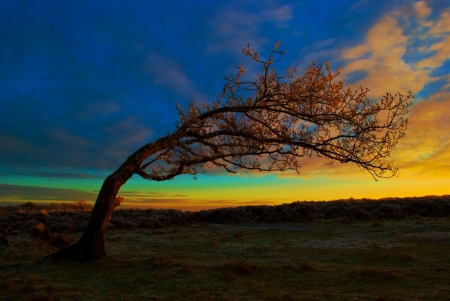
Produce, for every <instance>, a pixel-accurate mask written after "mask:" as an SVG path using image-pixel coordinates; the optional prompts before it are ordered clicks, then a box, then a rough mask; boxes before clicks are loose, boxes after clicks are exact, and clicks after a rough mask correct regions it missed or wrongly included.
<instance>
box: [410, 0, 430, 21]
mask: <svg viewBox="0 0 450 301" xmlns="http://www.w3.org/2000/svg"><path fill="white" fill-rule="evenodd" d="M414 9H415V11H416V13H417V16H418V17H419V18H426V17H428V16H429V15H430V14H431V9H430V8H429V7H428V5H427V4H426V3H425V1H417V2H416V3H414Z"/></svg>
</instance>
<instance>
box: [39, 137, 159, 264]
mask: <svg viewBox="0 0 450 301" xmlns="http://www.w3.org/2000/svg"><path fill="white" fill-rule="evenodd" d="M165 140H166V139H165V138H162V139H159V140H158V141H156V142H154V143H149V144H147V145H144V146H143V147H141V148H140V149H139V150H138V151H136V152H135V153H134V154H132V155H131V156H129V157H128V159H127V160H126V161H125V162H124V163H123V164H122V165H121V166H120V167H119V168H118V169H117V170H116V171H115V172H114V173H113V174H111V175H109V176H108V177H107V178H106V179H105V181H104V182H103V185H102V187H101V189H100V192H99V194H98V196H97V201H96V202H95V205H94V208H93V209H92V213H91V217H90V218H89V222H88V225H87V227H86V230H85V231H84V233H83V235H82V236H81V238H80V239H79V240H78V241H77V242H76V243H74V244H72V245H69V246H68V247H66V248H63V249H61V250H59V251H57V252H55V253H53V254H50V255H49V256H47V257H46V258H44V260H52V261H59V260H68V261H80V262H89V261H93V260H99V259H102V258H104V257H105V256H106V252H105V243H104V239H103V238H104V234H105V231H106V228H107V227H108V222H109V220H110V218H111V215H112V213H113V211H114V209H115V208H116V207H117V206H119V205H120V203H121V202H122V200H123V198H121V197H117V193H118V192H119V189H120V187H122V185H123V184H125V183H126V182H127V180H128V179H130V178H131V177H132V176H133V174H135V173H136V172H137V171H138V170H139V168H140V166H141V164H142V162H143V161H144V160H145V159H146V158H148V157H149V156H150V155H152V154H154V153H156V152H158V151H160V150H161V149H163V148H164V141H165Z"/></svg>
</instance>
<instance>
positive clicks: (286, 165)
mask: <svg viewBox="0 0 450 301" xmlns="http://www.w3.org/2000/svg"><path fill="white" fill-rule="evenodd" d="M279 46H280V43H277V44H276V45H275V47H274V49H273V51H272V52H271V54H270V55H269V57H268V59H267V60H261V59H260V58H259V55H258V54H257V53H256V52H255V50H254V49H252V48H251V47H250V45H249V46H248V47H246V48H243V50H242V52H243V54H244V55H246V56H248V57H250V58H252V59H253V60H254V61H255V62H256V63H258V64H260V66H261V67H262V69H261V73H259V74H257V76H256V79H254V80H253V81H245V80H243V75H244V69H243V68H242V67H239V69H238V72H237V74H236V75H234V76H230V77H227V78H226V84H225V85H224V88H223V92H222V94H221V95H220V97H219V98H218V100H217V101H215V102H213V103H201V104H198V103H195V102H191V103H190V104H189V105H188V107H187V108H186V109H184V108H181V107H178V110H179V115H180V118H179V121H178V122H177V124H176V128H175V131H174V132H172V133H170V134H168V135H167V136H165V137H162V138H160V139H158V140H156V141H154V142H150V143H147V144H145V145H144V146H142V147H141V148H139V149H138V150H137V151H136V152H134V153H133V154H131V155H130V156H129V157H128V158H127V159H126V160H125V162H124V163H123V164H122V165H121V166H120V167H119V168H118V169H117V170H116V171H115V172H114V173H112V174H111V175H110V176H108V177H107V178H106V179H105V181H104V183H103V185H102V187H101V190H100V192H99V194H98V197H97V201H96V203H95V205H94V208H93V211H92V214H91V217H90V220H89V222H88V225H87V228H86V230H85V232H84V234H83V235H82V237H81V238H80V239H79V241H78V242H76V243H74V244H72V245H70V246H69V247H67V248H65V249H62V250H60V251H58V252H56V253H54V254H52V255H50V258H51V259H53V260H58V259H68V260H77V261H82V262H85V261H92V260H98V259H101V258H103V257H104V256H105V255H106V253H105V247H104V240H103V236H104V233H105V230H106V228H107V225H108V222H109V219H110V217H111V214H112V212H113V210H114V208H115V207H117V206H118V205H120V203H121V202H122V200H123V199H122V198H121V197H117V194H118V192H119V189H120V187H121V186H122V185H123V184H125V182H126V181H127V180H128V179H130V178H131V177H132V176H133V175H134V174H138V175H140V176H141V177H142V178H144V179H148V180H153V181H164V180H169V179H173V178H174V177H176V176H177V175H181V174H191V175H194V176H195V175H197V174H198V173H199V172H203V171H205V170H207V169H208V168H209V167H210V166H219V167H222V168H224V169H225V170H226V171H228V172H231V173H235V172H236V171H237V170H238V169H248V170H257V171H268V172H270V171H286V170H295V171H298V170H299V168H300V165H299V159H300V158H303V157H305V156H311V155H313V154H316V155H317V156H319V157H322V158H324V159H327V160H329V161H330V162H334V161H337V162H341V163H349V162H351V163H355V164H356V165H358V166H359V167H362V168H364V169H365V170H367V171H368V172H369V173H370V174H371V175H372V176H373V177H374V178H378V177H391V176H393V175H395V174H396V173H397V169H396V168H395V167H394V166H393V165H392V163H391V162H389V161H386V158H387V157H389V155H390V153H391V151H392V150H393V149H394V147H395V146H396V144H397V142H398V141H399V140H400V139H401V138H402V137H403V136H404V135H405V133H404V131H405V130H406V127H407V117H406V115H407V114H408V107H409V106H410V105H411V100H412V98H413V95H412V94H411V92H410V91H408V92H407V93H406V94H405V95H402V94H400V93H396V94H394V95H393V94H389V93H387V94H386V95H384V96H383V97H382V99H380V100H378V101H372V100H370V99H369V98H368V97H367V93H368V91H369V89H367V88H363V87H359V88H358V89H356V90H353V89H351V88H350V87H347V86H345V85H344V82H342V81H337V80H336V77H337V76H338V75H339V73H340V70H338V71H337V72H335V73H333V72H332V71H331V69H330V66H329V64H328V63H325V65H324V66H319V65H316V64H314V63H312V64H311V65H310V67H309V68H307V69H306V71H305V74H304V75H298V72H297V70H296V69H287V70H286V71H285V73H284V74H283V75H279V74H278V73H277V71H276V69H275V68H273V64H274V63H275V62H277V61H278V60H280V59H281V58H282V56H283V54H284V52H282V51H279Z"/></svg>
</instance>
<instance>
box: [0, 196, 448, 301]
mask: <svg viewBox="0 0 450 301" xmlns="http://www.w3.org/2000/svg"><path fill="white" fill-rule="evenodd" d="M422 201H424V200H422ZM435 201H436V200H435ZM435 201H433V200H431V201H429V200H428V201H427V202H431V203H430V204H431V205H430V204H428V205H426V206H425V205H423V204H422V205H421V206H422V207H420V208H422V209H420V210H422V211H423V214H422V215H420V214H414V215H408V214H407V212H406V211H405V212H403V213H402V214H401V215H402V217H401V218H399V217H391V218H384V217H376V215H373V214H371V215H370V218H368V216H367V215H366V219H361V218H356V217H355V215H349V217H343V216H339V217H336V218H329V219H326V218H320V219H318V218H311V219H312V220H305V221H303V222H289V221H286V220H283V221H278V222H277V221H275V222H272V223H268V222H260V221H257V220H256V219H255V215H253V216H252V221H239V222H236V221H231V220H230V219H231V217H235V218H238V219H239V220H242V214H244V213H245V212H247V211H249V210H255V209H254V208H253V209H251V208H250V207H248V208H247V209H246V210H244V209H242V208H240V209H239V208H238V209H236V210H235V211H234V212H235V213H234V214H231V213H230V212H232V211H233V210H231V209H227V210H228V211H227V210H225V209H223V210H222V211H220V210H219V211H215V213H214V212H213V211H210V212H202V213H198V214H191V213H180V212H175V211H170V212H171V213H172V214H174V215H175V216H176V215H177V214H178V215H179V214H181V215H182V216H181V217H180V216H179V217H178V218H179V219H181V220H182V223H181V224H180V223H178V224H177V223H174V222H173V221H174V220H171V219H170V218H169V217H168V213H167V212H168V211H166V214H165V215H164V216H165V218H161V217H159V218H156V220H158V222H155V215H152V216H151V218H150V217H149V219H148V220H149V221H152V222H149V221H147V225H148V227H141V226H139V225H140V223H143V222H144V221H143V219H142V214H143V212H142V211H132V210H131V211H123V212H118V213H117V216H116V217H115V220H117V221H121V222H116V223H115V224H114V225H113V223H112V225H111V229H110V230H109V231H108V232H107V235H106V249H107V252H108V256H107V258H105V259H104V260H101V261H98V262H93V263H88V264H78V263H66V262H63V263H51V262H46V263H42V262H39V261H37V259H39V258H41V257H42V256H44V255H47V254H49V253H50V252H51V251H52V250H55V248H54V247H52V246H51V245H50V244H48V243H46V242H44V241H42V240H41V239H39V238H37V237H33V236H31V235H30V233H29V232H27V231H24V230H21V232H20V234H19V233H16V234H15V235H9V236H5V235H3V236H2V238H3V239H4V240H5V241H4V242H3V243H0V254H1V257H0V299H1V300H153V301H156V300H353V301H356V300H378V301H382V300H386V301H387V300H392V301H394V300H450V255H449V250H450V217H449V215H448V214H447V213H445V212H447V211H446V210H448V209H449V208H450V207H449V205H450V203H449V202H448V200H447V199H445V200H442V199H438V200H437V201H436V202H437V203H436V202H435ZM374 202H375V203H376V202H377V201H372V205H373V203H374ZM300 204H301V203H300ZM336 204H337V203H334V204H332V203H330V204H329V205H328V206H334V205H336ZM356 204H357V205H361V204H362V203H358V202H356ZM382 204H384V205H385V204H386V203H376V204H375V205H377V206H381V205H382ZM388 204H391V205H392V203H388ZM409 204H411V203H409ZM436 204H438V205H436ZM304 205H305V204H303V205H302V206H303V207H304ZM353 205H355V204H353ZM372 205H371V206H372ZM375 205H374V206H375ZM397 205H398V204H397ZM318 206H321V205H318ZM340 206H341V207H342V206H344V205H340ZM361 206H362V207H364V206H365V205H361ZM361 206H360V208H361ZM28 207H30V206H28ZM303 207H302V208H303ZM280 208H282V207H280ZM342 208H344V207H342ZM371 208H375V209H376V206H375V207H371ZM405 208H406V207H405ZM408 208H409V207H408ZM424 208H436V211H435V212H434V213H432V212H431V210H429V209H427V210H425V209H424ZM34 209H36V210H34V211H33V212H35V213H36V214H37V215H36V216H35V215H32V214H31V213H30V212H31V211H27V209H26V208H22V209H21V213H20V214H19V215H21V216H25V218H27V219H28V220H30V219H32V218H34V219H37V220H39V219H41V220H42V221H44V222H45V221H46V223H45V224H49V226H51V225H52V223H50V222H49V221H53V222H54V223H55V225H57V226H53V228H54V229H58V228H61V227H62V226H61V224H62V222H60V223H59V224H58V223H56V222H55V221H56V220H57V219H53V220H52V219H51V218H50V217H51V215H52V214H53V213H51V211H50V210H48V208H47V211H46V212H45V213H44V212H42V210H43V209H42V208H41V209H39V208H34ZM271 209H274V207H271ZM375 209H374V210H375ZM397 209H398V208H397ZM80 210H81V209H80ZM224 210H225V211H226V212H228V213H229V215H225V214H224V213H223V212H225V211H224ZM239 210H240V211H239ZM274 210H275V211H280V210H279V208H275V209H274ZM383 210H386V209H383ZM398 210H400V209H398ZM442 210H444V211H445V212H443V211H442ZM119 211H120V210H119ZM256 211H258V210H256ZM366 211H367V210H366ZM11 212H12V210H11V208H9V212H8V210H6V212H4V213H3V217H4V218H3V220H6V216H8V214H9V215H11ZM83 212H85V211H83V210H81V211H76V210H75V211H71V210H66V211H65V213H64V212H63V213H61V211H59V215H56V213H55V215H56V216H64V214H68V215H69V216H71V217H72V218H74V217H75V218H78V219H79V220H80V221H84V220H85V219H86V216H88V211H86V212H85V213H86V214H84V215H83V214H82V213H83ZM158 212H159V211H152V214H156V213H158ZM236 212H237V213H236ZM239 212H240V213H239ZM243 212H244V213H243ZM317 212H319V211H316V212H315V213H314V212H313V213H314V214H315V216H316V217H317V216H320V215H317V214H316V213H317ZM346 212H347V213H348V211H346ZM436 212H438V213H436ZM148 213H149V212H147V215H149V214H148ZM313 213H311V212H309V213H308V214H307V215H297V216H298V217H299V218H300V216H303V217H304V216H312V215H314V214H313ZM369 213H370V212H368V214H369ZM372 213H373V212H372ZM443 213H445V214H443ZM27 214H29V215H27ZM183 214H187V217H186V216H184V215H183ZM432 215H438V216H432ZM0 216H1V215H0ZM33 216H35V217H33ZM80 216H81V217H80ZM124 216H125V217H128V219H126V218H124ZM226 216H229V218H228V220H227V221H224V219H225V220H226V218H225V217H226ZM245 216H247V217H249V216H250V215H249V214H248V212H247V213H245ZM279 216H282V215H279ZM212 217H215V218H216V219H218V220H220V221H221V223H217V222H214V221H211V219H212ZM303 217H302V219H304V218H303ZM126 220H128V222H127V221H126ZM139 220H142V221H141V222H139ZM207 220H208V221H207ZM19 221H20V220H19ZM66 223H67V221H66ZM130 223H131V224H130ZM21 224H23V223H21ZM10 225H14V222H11V223H10ZM119 225H121V226H119ZM17 227H18V226H17ZM49 228H51V227H49ZM72 229H74V230H75V232H70V231H66V232H68V235H69V236H71V237H73V238H77V237H78V236H79V235H81V232H79V231H78V227H75V226H73V227H72Z"/></svg>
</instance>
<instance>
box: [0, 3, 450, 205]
mask: <svg viewBox="0 0 450 301" xmlns="http://www.w3.org/2000/svg"><path fill="white" fill-rule="evenodd" d="M278 40H280V41H281V43H282V46H281V47H282V49H284V50H286V51H287V53H286V55H285V57H284V59H283V61H282V62H280V63H279V65H278V66H277V68H278V69H280V70H282V69H284V68H286V67H288V66H293V67H298V68H299V70H303V69H305V68H306V67H307V66H308V65H309V64H310V63H311V61H315V62H317V63H318V64H323V63H324V62H325V61H329V62H330V63H331V66H332V68H333V69H336V68H338V67H339V66H342V75H341V77H342V79H343V80H345V81H346V82H348V83H350V84H352V85H356V86H358V85H364V86H367V87H369V88H370V89H371V93H372V94H371V96H372V97H373V98H378V97H380V96H381V95H382V94H383V93H385V92H386V91H389V92H393V93H395V92H397V91H405V90H407V89H410V90H412V91H413V92H414V93H415V94H416V100H415V105H414V106H413V108H412V110H411V117H410V129H409V131H408V132H407V137H406V138H405V139H404V141H403V143H402V142H401V143H400V145H399V147H398V148H397V150H396V151H395V153H394V154H393V160H394V161H395V162H397V165H398V166H399V167H400V168H401V170H402V173H401V175H400V177H399V178H398V179H390V180H383V181H379V182H374V181H373V179H372V178H371V176H370V175H369V174H368V173H364V172H362V171H360V170H359V169H358V168H356V167H354V166H353V167H352V166H347V165H344V166H337V165H333V166H332V167H329V166H325V165H324V162H322V161H320V160H317V159H315V158H313V159H311V160H308V161H305V162H304V168H302V170H303V172H301V173H300V175H296V174H291V173H285V174H275V175H250V174H245V173H244V174H241V175H237V176H235V175H226V174H217V173H214V174H213V175H201V176H200V179H199V180H197V181H194V180H192V179H191V178H190V177H180V179H175V180H174V181H170V182H168V183H164V184H161V183H147V182H144V181H142V180H140V179H138V178H137V177H134V178H133V180H132V181H131V182H132V183H127V184H126V187H124V188H123V194H124V195H125V196H126V198H125V201H127V196H128V197H129V199H130V203H133V204H146V205H149V206H152V204H158V206H159V207H161V206H164V205H166V206H168V207H176V208H187V209H189V208H194V207H195V208H200V207H201V208H206V207H208V206H210V207H216V206H218V205H219V204H220V205H222V204H223V205H235V204H245V203H248V204H250V203H251V204H253V203H279V202H290V201H295V200H303V199H333V198H346V197H351V196H353V197H355V196H356V197H357V196H360V197H383V196H408V195H424V194H443V193H450V191H449V190H448V189H447V190H446V188H445V187H450V175H449V172H448V170H450V169H449V163H448V162H449V160H447V159H450V156H449V155H448V153H449V151H450V145H449V142H448V141H450V139H449V138H450V137H449V134H448V133H449V131H448V130H450V129H449V127H450V126H449V124H450V122H449V121H450V120H449V118H450V117H449V116H450V115H449V114H447V113H450V112H449V111H450V108H449V106H450V97H449V96H450V80H449V73H450V72H449V71H450V62H449V59H448V58H449V56H450V54H449V50H448V49H449V48H450V47H448V46H447V47H446V46H445V45H449V43H450V2H448V1H441V0H435V1H411V0H408V1H407V0H397V1H368V0H361V1H325V0H324V1H275V0H262V1H242V0H240V1H179V0H178V1H116V0H110V1H48V0H43V1H31V0H30V1H22V0H11V1H7V0H4V1H2V3H1V4H0V45H1V46H0V66H1V67H0V86H1V87H2V89H1V90H0V105H1V110H0V129H1V130H0V141H1V145H2V147H1V148H0V202H4V203H6V202H12V201H29V200H32V201H71V200H79V199H86V200H88V201H93V200H95V193H96V192H97V191H98V189H99V188H100V185H101V181H102V179H103V178H105V176H107V175H108V173H110V172H112V171H113V170H114V169H115V168H117V167H118V166H119V165H120V164H121V163H122V161H123V160H124V159H125V158H126V157H127V155H129V154H130V153H131V152H133V151H134V150H135V149H136V148H138V147H139V146H141V145H142V144H144V143H146V142H149V141H152V140H154V139H157V138H159V137H161V136H164V135H165V134H167V133H169V132H170V131H172V130H173V129H174V124H175V122H176V118H177V112H176V109H175V106H176V103H177V102H179V103H180V104H181V105H183V104H186V103H187V102H188V101H190V100H191V99H192V98H194V99H195V100H196V101H199V102H200V101H206V102H210V101H214V100H215V99H216V97H217V96H218V95H219V93H220V92H221V88H222V85H223V83H224V76H226V75H229V74H231V73H235V71H236V68H235V67H236V66H238V65H242V66H244V68H245V69H246V70H247V72H248V73H249V74H252V73H254V72H256V71H257V70H256V69H255V67H256V66H255V65H254V64H252V62H251V61H249V60H248V58H246V57H244V56H243V55H242V54H241V48H242V46H246V45H247V43H250V44H251V45H252V47H254V48H256V49H257V50H258V52H260V53H261V54H262V55H264V54H265V53H268V52H269V51H270V50H271V49H272V47H273V44H274V43H275V42H276V41H278ZM380 182H381V183H380ZM377 183H378V184H377ZM417 183H421V184H420V189H418V188H417V186H418V184H417ZM262 185H264V187H267V189H268V191H266V192H264V193H263V194H261V187H262ZM377 185H378V186H377ZM400 186H402V187H405V189H404V190H399V189H398V188H399V187H400ZM211 187H212V188H211ZM407 187H411V189H409V188H407ZM413 188H414V189H413ZM280 189H281V190H282V191H283V193H282V196H280ZM408 189H409V190H408ZM325 192H326V193H325ZM381 192H382V193H381ZM170 200H173V201H170ZM155 206H156V205H155Z"/></svg>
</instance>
